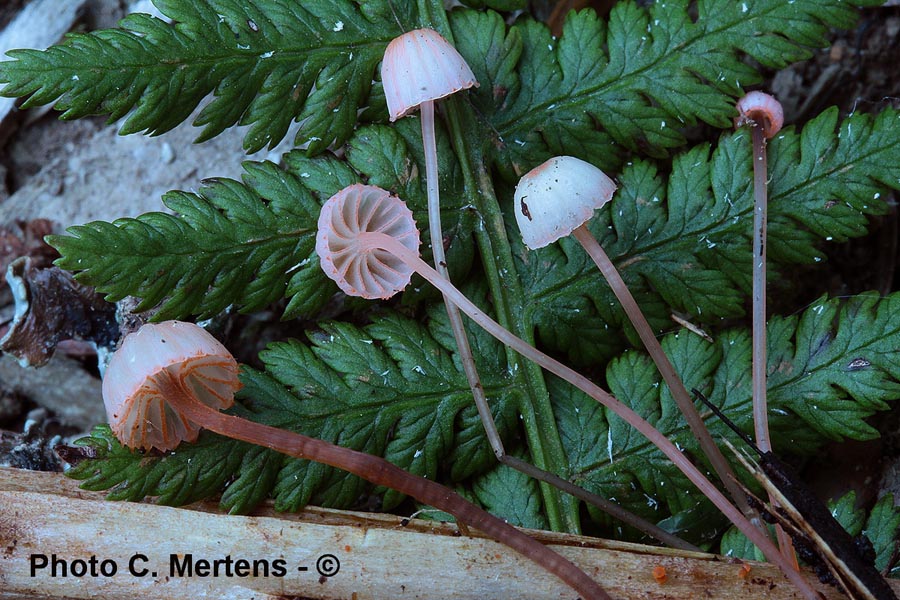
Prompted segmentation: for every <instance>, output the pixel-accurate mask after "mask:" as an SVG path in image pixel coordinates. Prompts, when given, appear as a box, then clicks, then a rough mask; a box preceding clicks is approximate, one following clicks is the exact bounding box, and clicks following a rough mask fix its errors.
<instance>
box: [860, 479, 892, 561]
mask: <svg viewBox="0 0 900 600" xmlns="http://www.w3.org/2000/svg"><path fill="white" fill-rule="evenodd" d="M898 530H900V510H898V508H897V507H896V506H894V496H893V494H885V495H884V496H882V497H881V498H880V499H879V500H878V502H877V503H875V506H874V507H873V508H872V512H870V513H869V518H868V519H867V520H866V524H865V527H864V528H863V530H862V533H863V535H865V536H866V537H867V538H869V541H870V542H872V546H873V547H874V549H875V568H876V569H878V570H879V571H882V572H884V571H885V570H886V569H888V568H889V567H890V568H891V575H892V576H894V577H896V575H897V567H896V565H891V564H890V562H891V560H892V559H893V558H894V554H895V553H896V551H897V533H898Z"/></svg>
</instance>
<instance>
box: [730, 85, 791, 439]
mask: <svg viewBox="0 0 900 600" xmlns="http://www.w3.org/2000/svg"><path fill="white" fill-rule="evenodd" d="M736 108H737V110H738V113H739V114H738V116H737V118H735V120H734V126H735V127H736V128H739V127H743V126H745V125H748V126H750V132H751V136H752V138H753V300H752V313H753V316H752V321H753V325H752V327H753V367H752V372H753V428H754V431H755V434H756V445H757V447H758V448H759V449H760V450H761V451H762V452H771V450H772V442H771V439H770V437H769V418H768V402H767V399H766V361H767V359H766V228H767V214H766V213H767V211H768V208H767V205H768V182H767V179H766V171H767V165H766V140H767V139H771V138H772V136H774V135H775V134H776V133H778V131H780V130H781V126H782V125H783V124H784V111H783V110H782V108H781V104H780V103H779V102H778V100H776V99H775V98H773V97H772V96H770V95H769V94H766V93H764V92H749V93H748V94H747V95H745V96H744V97H743V98H741V99H740V100H738V102H737V106H736Z"/></svg>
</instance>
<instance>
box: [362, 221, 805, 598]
mask: <svg viewBox="0 0 900 600" xmlns="http://www.w3.org/2000/svg"><path fill="white" fill-rule="evenodd" d="M359 241H360V242H361V245H362V247H366V246H368V247H369V248H380V249H382V250H386V251H387V252H390V253H391V254H393V255H394V256H396V257H397V258H399V259H400V260H402V261H403V262H405V263H406V264H407V265H409V266H410V267H411V268H413V270H415V271H416V273H418V274H419V275H421V276H422V277H424V278H425V279H426V280H427V281H428V282H429V283H431V284H432V285H434V286H435V287H436V288H438V289H439V290H440V291H441V292H442V293H443V294H444V296H445V297H449V298H452V299H453V301H454V302H456V303H457V304H458V305H459V308H460V310H462V311H463V312H464V313H466V314H467V315H468V316H469V317H470V318H471V319H472V320H474V321H475V322H476V323H478V324H479V325H480V326H481V327H483V328H484V329H485V330H486V331H487V332H488V333H490V334H491V335H493V336H494V337H495V338H497V339H498V340H500V341H501V342H503V343H504V344H506V345H507V346H509V347H510V348H512V349H514V350H515V351H516V352H518V353H519V354H521V355H522V356H524V357H525V358H527V359H529V360H531V361H534V362H535V363H537V364H538V365H540V366H541V367H543V368H545V369H547V370H548V371H550V372H551V373H554V374H555V375H557V376H558V377H560V378H562V379H564V380H565V381H567V382H569V383H570V384H572V385H574V386H575V387H577V388H578V389H580V390H581V391H583V392H584V393H586V394H587V395H589V396H590V397H591V398H593V399H594V400H596V401H597V402H599V403H600V404H602V405H603V406H605V407H606V408H607V409H609V410H610V411H612V412H613V413H614V414H615V415H617V416H618V417H619V418H621V419H622V420H623V421H625V422H626V423H628V424H629V425H631V426H632V427H634V428H635V429H636V430H638V431H639V432H640V433H641V434H643V435H644V437H646V438H647V439H648V440H650V442H651V443H653V445H655V446H656V447H657V448H659V450H660V451H661V452H662V453H663V454H664V455H665V456H666V457H667V458H668V459H669V460H671V461H672V463H673V464H674V465H675V466H676V467H678V469H679V470H680V471H681V472H682V473H684V475H685V476H686V477H687V478H688V479H689V480H690V481H691V482H692V483H693V484H694V485H695V486H697V488H698V489H699V490H700V491H701V492H702V493H703V494H704V495H705V496H706V497H707V498H709V500H710V501H711V502H712V503H713V504H714V505H715V506H716V508H718V509H719V510H720V511H721V512H722V514H724V515H725V516H726V517H727V518H728V520H729V521H731V522H732V523H733V524H734V525H735V526H736V527H737V528H738V529H739V530H740V531H741V532H742V533H743V534H744V535H745V536H747V538H748V539H749V540H750V541H751V542H752V543H754V544H755V545H756V546H757V547H758V548H759V549H760V550H761V551H762V553H763V555H764V556H765V557H766V559H767V560H769V561H770V562H771V563H773V564H775V565H777V566H778V567H779V568H780V569H781V570H782V572H783V573H784V575H785V576H786V577H787V578H788V579H789V580H790V581H791V582H792V583H793V584H794V585H795V586H797V589H798V590H799V591H801V592H802V593H803V594H804V596H806V597H807V598H809V599H810V600H815V599H817V598H819V595H818V593H817V592H816V591H815V590H813V589H812V587H811V586H810V585H809V582H807V581H806V579H805V578H804V577H803V576H802V575H801V574H800V573H799V572H797V571H795V570H794V568H793V565H792V564H791V563H790V562H789V561H788V560H787V559H786V558H785V557H784V556H783V555H782V554H781V553H780V552H779V550H778V548H776V547H775V545H774V544H773V543H772V541H771V540H769V538H768V537H766V535H765V534H764V533H763V531H762V530H760V529H759V528H758V527H756V526H755V525H753V524H752V523H751V522H750V520H749V519H747V517H745V516H744V514H743V513H742V512H741V511H740V510H738V509H737V508H736V507H735V506H734V505H733V504H731V503H730V502H729V501H728V499H727V498H726V497H725V496H724V495H723V494H722V492H720V491H719V490H718V488H716V486H714V485H713V484H712V483H711V482H710V481H709V480H708V479H707V478H706V477H705V476H704V475H703V473H701V472H700V470H699V469H698V468H697V467H695V466H694V464H693V463H691V461H690V460H688V458H687V457H686V456H685V455H684V454H683V453H682V452H681V450H679V449H678V448H677V447H676V446H675V444H673V443H672V442H671V441H669V439H668V438H666V436H664V435H663V434H662V433H660V432H659V431H658V430H657V429H656V428H654V427H653V425H651V424H650V423H649V422H648V421H646V420H645V419H644V418H643V417H641V416H640V415H639V414H637V413H636V412H634V411H633V410H632V409H631V408H629V407H628V406H626V405H625V404H623V403H622V402H621V401H619V400H618V399H617V398H615V397H614V396H613V395H611V394H610V393H609V392H607V391H605V390H604V389H602V388H600V387H599V386H598V385H596V384H595V383H594V382H592V381H591V380H589V379H588V378H587V377H585V376H584V375H582V374H580V373H578V372H577V371H574V370H573V369H571V368H569V367H567V366H565V365H564V364H562V363H560V362H559V361H557V360H556V359H554V358H551V357H549V356H547V355H546V354H544V353H543V352H541V351H540V350H537V349H536V348H534V347H533V346H531V345H529V344H528V343H526V342H525V341H524V340H522V339H521V338H518V337H516V336H515V335H514V334H512V333H511V332H509V331H508V330H506V329H504V328H503V327H502V326H501V325H500V324H499V323H497V322H496V321H494V320H493V319H491V318H490V317H489V316H487V315H486V314H485V313H484V312H482V311H481V310H480V309H479V308H478V307H477V306H475V304H473V303H472V302H471V301H470V300H469V299H468V298H466V297H465V296H464V295H463V294H462V292H460V291H459V290H458V289H456V288H455V287H453V285H452V284H451V283H450V282H448V281H447V280H446V279H443V278H442V277H441V276H440V275H439V274H438V273H437V272H436V271H435V270H434V269H432V268H431V267H430V266H428V264H427V263H426V262H425V261H423V260H422V259H421V258H419V256H418V254H417V253H416V252H413V251H412V250H410V249H408V248H407V247H405V246H404V245H403V244H401V243H400V242H398V241H397V240H395V239H394V238H392V237H390V236H388V235H385V234H383V233H363V234H361V235H360V237H359Z"/></svg>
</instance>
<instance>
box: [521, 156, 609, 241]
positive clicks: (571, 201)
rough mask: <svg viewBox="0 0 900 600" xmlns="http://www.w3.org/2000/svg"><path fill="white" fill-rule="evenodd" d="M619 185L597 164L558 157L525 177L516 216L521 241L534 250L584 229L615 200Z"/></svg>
mask: <svg viewBox="0 0 900 600" xmlns="http://www.w3.org/2000/svg"><path fill="white" fill-rule="evenodd" d="M615 191H616V184H615V183H613V180H612V179H610V178H609V177H607V176H606V174H605V173H603V171H601V170H600V169H598V168H597V167H595V166H594V165H592V164H590V163H587V162H585V161H583V160H580V159H578V158H575V157H573V156H556V157H554V158H551V159H550V160H548V161H547V162H545V163H543V164H542V165H540V166H537V167H535V168H534V169H532V170H531V171H529V172H528V173H526V174H525V175H523V176H522V178H521V179H520V180H519V184H518V185H517V186H516V194H515V211H514V212H515V213H516V222H517V223H518V224H519V231H520V232H521V233H522V241H523V242H525V245H526V246H528V247H529V248H531V249H532V250H534V249H535V248H542V247H544V246H546V245H548V244H551V243H553V242H555V241H556V240H558V239H560V238H561V237H565V236H567V235H569V234H570V233H572V232H573V231H575V229H577V228H578V227H581V226H582V225H583V224H584V223H586V222H587V221H588V220H590V218H591V217H592V216H593V215H594V210H595V209H597V208H600V207H601V206H603V205H604V204H606V203H607V202H609V200H610V199H611V198H612V195H613V193H614V192H615Z"/></svg>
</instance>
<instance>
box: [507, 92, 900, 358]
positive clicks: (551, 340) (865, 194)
mask: <svg viewBox="0 0 900 600" xmlns="http://www.w3.org/2000/svg"><path fill="white" fill-rule="evenodd" d="M897 139H900V114H898V113H897V112H896V111H894V110H886V111H884V112H883V113H881V114H879V115H877V116H871V115H865V114H855V115H853V116H851V117H848V118H847V119H845V120H843V121H842V122H840V123H838V118H837V111H836V110H835V109H831V110H828V111H825V112H824V113H823V114H822V115H820V116H819V117H817V118H815V119H813V120H812V121H810V122H809V123H807V124H806V126H805V127H804V128H803V131H802V132H801V133H797V132H795V131H793V129H791V128H789V129H787V130H784V131H783V132H781V133H780V134H779V135H778V136H776V139H774V140H772V143H771V144H770V146H769V165H770V172H771V180H770V184H769V215H770V217H769V222H770V226H769V242H768V249H769V260H770V263H771V264H772V265H773V267H774V268H775V269H777V268H779V267H781V268H783V267H785V266H786V265H790V264H798V263H799V264H803V263H807V264H809V263H814V262H818V261H821V260H823V259H824V258H825V255H824V253H823V252H822V246H823V245H824V243H825V242H829V241H836V242H837V241H845V240H846V239H848V238H850V237H856V236H860V235H863V234H864V233H865V231H866V228H867V215H877V214H882V213H883V212H884V211H885V210H886V204H885V202H884V200H883V199H882V198H881V195H882V194H883V193H885V191H886V189H888V188H893V189H900V180H898V179H897V177H896V175H895V173H896V172H897V171H898V170H900V146H898V144H897V143H896V140H897ZM751 169H752V159H751V144H750V140H749V135H748V134H747V133H745V132H742V131H738V132H735V133H729V134H725V135H723V136H722V138H721V139H720V141H719V144H718V146H717V147H716V148H715V149H714V150H712V151H710V148H709V146H708V145H706V144H703V145H700V146H697V147H695V148H693V149H690V150H688V151H687V152H685V153H684V154H681V155H679V156H676V157H675V159H674V160H673V163H672V172H671V174H669V176H668V178H666V177H664V176H661V175H660V174H659V172H658V171H657V168H656V167H655V165H653V164H652V163H648V162H645V161H634V162H633V164H630V165H629V166H627V167H626V168H625V169H624V170H623V171H622V173H621V174H620V175H619V177H618V180H619V184H620V189H619V190H618V192H617V193H616V196H615V198H614V199H613V201H612V202H611V203H610V205H609V207H608V208H604V209H601V210H600V211H597V213H596V215H595V216H594V218H593V220H592V221H591V223H590V227H591V229H592V230H593V231H594V232H595V233H596V234H597V236H598V239H600V240H601V243H602V244H603V245H604V247H605V248H606V249H607V252H608V253H609V254H610V256H611V257H612V258H613V260H614V261H615V262H617V263H618V264H619V267H620V270H621V272H622V276H623V277H624V278H625V280H626V282H627V283H628V285H629V287H630V288H631V289H632V293H634V294H635V295H636V296H638V297H639V298H640V302H641V306H642V307H643V310H644V311H645V313H647V315H648V318H649V319H650V320H651V323H653V324H655V325H656V326H657V327H659V328H666V327H667V326H669V324H670V321H669V318H668V316H669V314H670V312H671V311H672V310H673V309H674V310H677V311H682V312H686V313H688V314H691V315H694V316H695V318H696V319H698V320H700V321H707V322H708V321H709V320H712V319H716V318H719V317H730V316H736V315H740V314H742V313H743V301H744V298H745V296H746V294H747V293H748V292H749V289H750V274H751V265H750V252H749V251H748V248H750V224H751V222H752V209H753V188H752V176H751ZM516 236H518V233H517V232H516V233H511V234H510V237H511V238H513V239H516ZM518 248H519V251H518V254H519V257H520V260H521V262H520V265H521V266H520V268H519V273H520V274H521V275H522V278H523V281H524V283H525V288H526V292H527V294H528V296H529V306H528V308H527V309H526V318H527V319H528V320H529V321H530V322H531V323H533V324H535V325H536V326H537V329H538V331H539V333H540V335H541V339H542V340H543V341H544V342H545V343H547V344H549V345H550V346H551V347H553V348H555V349H557V350H560V351H565V352H567V353H568V354H569V356H570V357H571V358H572V360H574V361H578V362H582V363H584V362H588V361H601V360H603V359H605V358H608V357H609V356H611V354H610V351H611V350H612V351H615V349H616V348H617V346H618V347H621V345H622V344H625V343H626V340H625V339H623V334H621V333H615V332H617V331H626V332H629V331H630V327H631V326H630V324H629V323H628V321H627V319H626V318H625V317H624V314H623V313H622V312H621V310H620V309H619V306H618V303H617V302H616V301H615V298H614V297H613V295H612V293H611V291H610V290H609V288H608V286H607V285H606V283H605V282H604V280H603V279H602V277H601V276H600V275H599V273H598V272H597V270H596V268H595V267H594V265H593V263H591V262H590V260H589V259H588V258H587V255H586V254H585V252H584V251H583V250H582V249H581V248H580V247H577V246H575V245H574V244H572V243H568V242H565V241H564V242H562V243H560V244H559V245H554V246H550V247H548V248H543V249H541V250H538V251H535V252H525V250H524V248H522V247H521V245H519V246H518ZM545 323H546V324H548V326H547V327H544V326H543V325H542V324H545ZM632 339H634V338H632Z"/></svg>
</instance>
